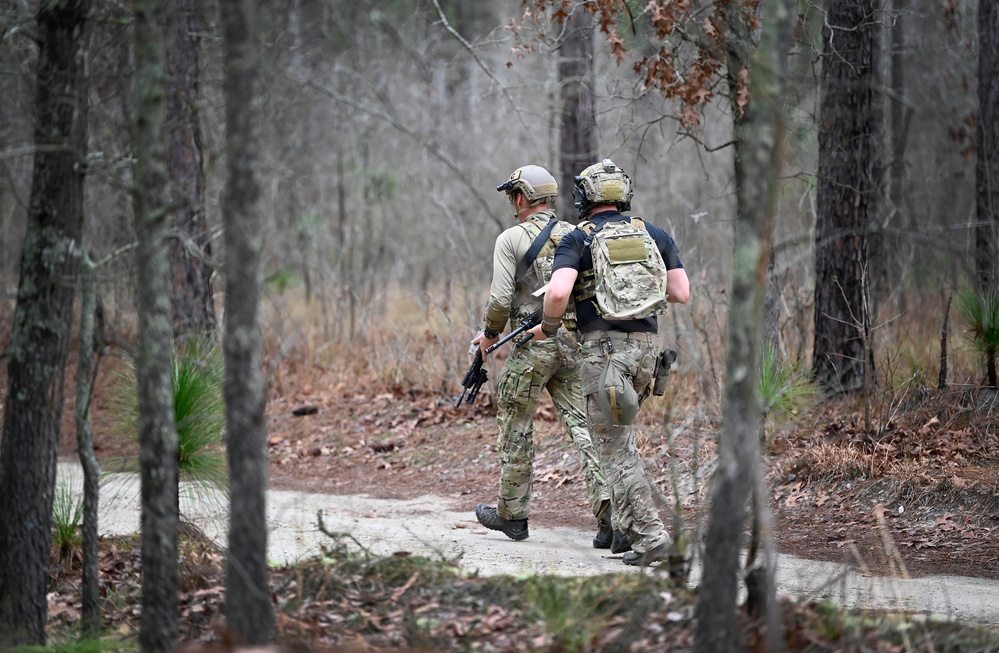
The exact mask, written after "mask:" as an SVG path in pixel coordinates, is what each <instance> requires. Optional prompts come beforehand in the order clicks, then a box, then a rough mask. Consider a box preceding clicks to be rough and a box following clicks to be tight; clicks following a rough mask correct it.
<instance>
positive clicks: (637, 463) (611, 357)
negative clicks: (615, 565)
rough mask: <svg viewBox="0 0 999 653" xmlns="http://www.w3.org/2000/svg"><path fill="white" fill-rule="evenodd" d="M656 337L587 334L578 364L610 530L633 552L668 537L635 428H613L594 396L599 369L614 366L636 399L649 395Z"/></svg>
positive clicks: (649, 547)
mask: <svg viewBox="0 0 999 653" xmlns="http://www.w3.org/2000/svg"><path fill="white" fill-rule="evenodd" d="M655 338H656V336H655V334H646V333H636V334H631V335H629V334H625V333H621V332H617V331H610V332H606V331H602V332H596V333H587V334H585V338H584V342H583V350H582V360H581V362H580V377H581V379H582V382H583V397H584V399H585V401H586V416H587V418H588V421H589V425H590V433H591V436H592V438H593V444H594V445H595V446H596V449H597V453H598V454H599V455H600V466H601V469H602V470H603V472H604V479H605V482H606V483H607V487H608V488H610V494H611V506H612V509H613V511H614V512H613V521H614V527H615V528H617V529H619V530H621V531H623V532H624V533H626V534H627V535H628V538H629V539H630V540H631V546H632V549H634V550H635V551H637V552H638V553H644V552H646V551H648V550H649V549H651V548H653V547H655V546H659V545H660V544H663V543H665V542H667V541H668V540H669V533H667V532H666V528H665V527H664V526H663V522H662V519H661V518H660V517H659V510H658V509H657V508H656V504H655V503H654V501H653V499H652V487H651V486H650V485H649V479H648V477H647V476H646V473H645V465H644V464H643V463H642V458H641V456H640V455H639V453H638V447H637V446H636V445H635V430H634V426H632V425H631V424H627V425H623V424H622V425H620V426H614V421H613V419H612V417H611V415H609V414H607V413H606V412H605V411H604V410H603V409H602V408H601V407H600V403H599V402H598V401H597V399H596V393H597V392H598V390H599V389H600V377H601V375H602V373H603V371H604V368H605V367H606V366H607V365H609V364H612V363H613V364H615V365H617V366H619V369H621V370H623V372H624V376H625V378H626V379H630V380H631V382H632V385H633V386H634V388H635V391H636V392H637V393H638V397H639V400H644V399H645V398H646V397H648V396H649V394H650V393H651V391H652V375H653V374H654V372H655V360H656V355H657V353H658V351H657V350H658V348H657V346H656V345H655V342H654V339H655ZM608 340H609V346H608Z"/></svg>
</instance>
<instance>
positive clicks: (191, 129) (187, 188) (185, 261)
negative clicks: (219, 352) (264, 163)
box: [164, 0, 215, 336]
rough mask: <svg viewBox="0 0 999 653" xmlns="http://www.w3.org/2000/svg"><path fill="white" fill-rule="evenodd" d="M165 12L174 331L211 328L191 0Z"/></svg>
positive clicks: (195, 37) (171, 5)
mask: <svg viewBox="0 0 999 653" xmlns="http://www.w3.org/2000/svg"><path fill="white" fill-rule="evenodd" d="M164 7H165V15H166V32H167V39H168V45H167V54H166V124H167V125H168V132H169V150H168V154H167V170H168V172H169V175H170V205H171V206H172V207H175V208H174V209H173V214H172V222H173V227H174V231H175V237H174V238H171V239H170V260H171V268H172V275H173V282H172V285H173V298H172V303H173V328H174V334H175V335H176V336H185V335H189V334H199V333H207V332H211V331H213V330H214V329H215V307H214V304H213V300H212V286H211V277H212V265H211V262H210V259H211V254H212V247H211V241H210V240H209V234H208V223H207V220H206V217H205V170H204V162H203V157H202V155H201V130H200V126H199V124H198V41H199V38H198V26H197V24H196V21H195V3H194V0H173V1H172V2H168V3H166V4H165V5H164Z"/></svg>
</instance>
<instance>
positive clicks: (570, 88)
mask: <svg viewBox="0 0 999 653" xmlns="http://www.w3.org/2000/svg"><path fill="white" fill-rule="evenodd" d="M558 83H559V89H560V93H559V97H560V99H561V102H562V128H561V129H562V131H561V148H560V149H561V160H560V161H559V166H560V167H561V168H562V174H561V181H560V182H559V190H560V191H561V192H560V195H561V198H560V201H561V202H562V208H561V209H560V211H559V214H560V216H561V218H562V219H563V220H568V221H569V222H573V223H575V222H578V221H579V216H578V215H577V212H576V211H574V209H573V206H572V186H573V178H574V177H575V176H576V175H578V174H579V173H580V172H582V171H583V169H584V168H586V167H587V166H589V165H591V164H593V163H595V162H596V159H597V117H596V109H595V106H594V105H595V101H594V99H593V16H592V15H591V14H590V12H588V11H585V10H584V9H583V8H582V7H577V8H576V10H575V11H574V12H573V13H572V15H571V16H570V17H569V20H568V24H567V26H566V36H565V41H564V43H563V44H562V48H561V50H560V52H559V59H558Z"/></svg>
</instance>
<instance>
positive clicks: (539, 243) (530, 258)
mask: <svg viewBox="0 0 999 653" xmlns="http://www.w3.org/2000/svg"><path fill="white" fill-rule="evenodd" d="M556 222H558V218H556V217H552V219H551V220H549V221H548V224H546V225H545V228H544V229H542V230H541V233H539V234H538V235H537V237H535V239H534V242H532V243H531V246H530V248H528V250H527V253H526V254H524V258H522V259H521V260H520V262H519V263H517V271H516V272H515V273H514V277H513V278H514V279H515V281H516V282H517V283H520V282H521V281H523V282H525V283H526V282H527V271H528V270H529V269H530V267H531V264H532V263H534V259H536V258H538V253H539V252H540V251H541V248H542V247H544V246H545V241H547V240H548V238H549V237H550V236H551V235H552V229H554V228H555V223H556ZM531 290H537V289H536V288H532V289H531Z"/></svg>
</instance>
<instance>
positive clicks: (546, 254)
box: [516, 220, 576, 331]
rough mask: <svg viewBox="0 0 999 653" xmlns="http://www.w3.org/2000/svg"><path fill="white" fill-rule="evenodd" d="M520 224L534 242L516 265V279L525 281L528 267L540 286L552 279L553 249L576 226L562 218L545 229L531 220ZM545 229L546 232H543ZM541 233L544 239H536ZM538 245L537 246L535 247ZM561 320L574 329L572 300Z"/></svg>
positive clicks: (574, 314)
mask: <svg viewBox="0 0 999 653" xmlns="http://www.w3.org/2000/svg"><path fill="white" fill-rule="evenodd" d="M521 226H522V227H523V228H524V229H525V230H526V231H527V233H528V234H530V235H531V238H533V239H534V242H533V243H532V244H531V249H530V250H528V253H527V255H526V256H525V257H524V260H522V261H521V262H520V264H519V265H518V266H517V275H516V276H517V279H518V281H524V282H525V283H527V282H528V281H527V279H524V278H523V277H524V274H525V273H526V272H527V268H528V267H529V268H530V269H532V270H534V275H535V276H536V277H537V279H538V282H539V284H540V285H539V286H538V288H542V287H544V286H545V285H547V284H548V282H549V281H551V279H552V265H554V263H555V250H556V248H558V244H559V242H560V241H561V240H562V237H563V236H565V235H566V234H567V233H569V232H570V231H572V230H573V229H575V228H576V227H575V226H573V225H571V224H569V223H568V222H563V221H562V220H555V221H554V223H551V229H547V226H546V227H545V228H544V229H542V228H539V227H538V225H537V224H536V223H535V222H533V221H531V220H527V221H524V222H522V223H521ZM546 230H547V231H548V233H547V234H544V232H545V231H546ZM542 235H545V239H544V241H543V242H542V241H538V240H537V239H538V238H540V237H541V236H542ZM538 246H539V248H537V247H538ZM531 254H534V258H533V260H528V259H530V258H531ZM538 288H532V290H537V289H538ZM562 322H563V323H564V324H565V328H566V329H569V330H570V331H574V330H575V329H576V307H575V304H573V302H569V305H568V306H567V307H566V311H565V315H563V316H562Z"/></svg>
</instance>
